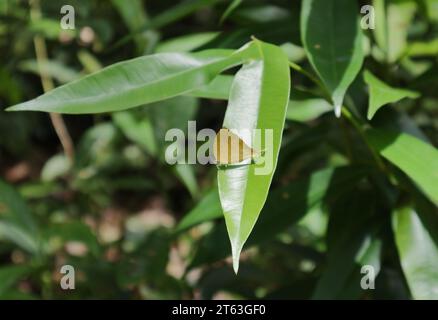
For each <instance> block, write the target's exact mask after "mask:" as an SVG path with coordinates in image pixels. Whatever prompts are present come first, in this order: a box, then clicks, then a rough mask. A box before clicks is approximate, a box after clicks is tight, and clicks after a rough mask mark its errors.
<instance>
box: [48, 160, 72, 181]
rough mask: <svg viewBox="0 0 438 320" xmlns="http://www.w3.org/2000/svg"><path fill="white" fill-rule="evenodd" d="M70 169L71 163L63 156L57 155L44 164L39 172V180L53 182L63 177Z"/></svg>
mask: <svg viewBox="0 0 438 320" xmlns="http://www.w3.org/2000/svg"><path fill="white" fill-rule="evenodd" d="M70 168H71V161H70V159H69V158H67V157H66V156H65V155H64V154H57V155H54V156H53V157H51V158H50V159H49V160H47V162H46V163H45V164H44V167H43V169H42V170H41V180H43V181H44V182H49V181H54V180H55V179H57V178H59V177H62V176H65V175H66V174H67V173H68V172H69V170H70Z"/></svg>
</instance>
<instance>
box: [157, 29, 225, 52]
mask: <svg viewBox="0 0 438 320" xmlns="http://www.w3.org/2000/svg"><path fill="white" fill-rule="evenodd" d="M218 34H219V32H201V33H194V34H188V35H184V36H181V37H177V38H173V39H170V40H167V41H163V42H161V43H160V44H159V45H157V48H156V49H155V51H156V52H157V53H162V52H190V51H193V50H195V49H197V48H199V47H201V46H203V45H205V44H207V43H208V42H210V41H211V40H213V39H214V38H216V37H217V36H218Z"/></svg>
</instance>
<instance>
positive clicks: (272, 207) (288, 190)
mask: <svg viewBox="0 0 438 320" xmlns="http://www.w3.org/2000/svg"><path fill="white" fill-rule="evenodd" d="M368 171H369V169H368V168H365V167H339V168H328V169H324V170H320V171H318V172H315V173H313V174H312V175H311V176H310V177H306V178H303V179H300V180H297V181H294V182H292V183H290V184H288V185H287V186H285V187H281V188H278V189H275V190H273V191H272V192H271V193H270V194H269V197H268V199H267V201H266V204H265V206H264V208H263V211H262V213H261V214H260V219H259V221H258V223H257V224H256V225H255V227H254V231H253V232H252V234H251V236H250V238H249V239H248V243H247V246H253V245H256V244H260V243H262V242H264V241H266V240H268V239H271V238H273V237H274V236H275V235H277V234H278V233H280V232H282V231H284V230H285V229H286V228H288V227H289V226H291V225H293V224H294V223H296V222H298V221H299V220H300V219H301V218H303V217H304V216H305V215H306V214H307V213H308V212H309V211H310V210H311V209H312V208H314V207H315V206H317V205H321V202H322V201H323V200H324V199H332V198H337V197H339V196H340V195H342V194H343V193H344V192H345V190H346V189H349V188H351V185H352V184H353V183H354V182H355V181H357V180H358V179H359V178H362V177H363V176H364V175H365V174H366V173H367V172H368ZM194 210H198V209H194ZM204 210H205V209H202V208H199V211H203V212H205V211H204ZM217 210H218V211H217V212H216V214H213V213H209V214H208V215H210V216H211V217H213V218H216V217H217V214H218V213H219V212H220V209H217ZM199 215H201V213H200V212H199ZM226 236H227V231H226V228H225V226H224V225H223V224H219V225H217V226H216V227H215V228H214V229H213V231H212V232H210V233H209V234H207V235H206V236H205V237H204V238H203V239H202V240H201V242H200V246H199V248H198V251H197V252H196V255H195V256H194V258H193V260H192V262H191V263H190V266H189V268H195V267H198V266H201V265H203V264H208V263H212V262H215V261H218V260H220V259H222V258H225V257H227V255H228V254H229V248H228V246H226V245H225V241H224V239H225V238H226Z"/></svg>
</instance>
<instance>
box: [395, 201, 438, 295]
mask: <svg viewBox="0 0 438 320" xmlns="http://www.w3.org/2000/svg"><path fill="white" fill-rule="evenodd" d="M429 226H430V225H429ZM393 229H394V234H395V241H396V244H397V248H398V252H399V256H400V261H401V266H402V268H403V272H404V274H405V276H406V280H407V282H408V285H409V288H410V290H411V293H412V296H413V297H414V298H415V299H433V300H436V299H438V268H437V266H438V244H437V243H436V242H434V240H433V236H432V232H433V233H435V235H436V234H437V232H438V229H437V228H434V229H433V230H430V229H429V228H428V225H426V224H425V223H424V221H423V219H422V216H421V214H420V212H417V211H416V209H414V208H412V207H409V206H407V207H403V208H400V209H397V210H395V211H394V213H393Z"/></svg>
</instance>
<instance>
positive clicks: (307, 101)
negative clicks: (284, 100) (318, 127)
mask: <svg viewBox="0 0 438 320" xmlns="http://www.w3.org/2000/svg"><path fill="white" fill-rule="evenodd" d="M290 98H291V100H290V101H289V106H288V108H287V113H286V119H288V120H294V121H299V122H306V121H311V120H314V119H316V118H318V117H319V116H320V115H322V114H323V113H326V112H327V111H329V110H331V109H332V106H331V105H330V104H329V103H328V102H327V101H326V100H325V99H322V98H319V97H317V96H315V95H313V94H310V93H307V92H305V91H301V90H297V89H292V90H291V93H290Z"/></svg>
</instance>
